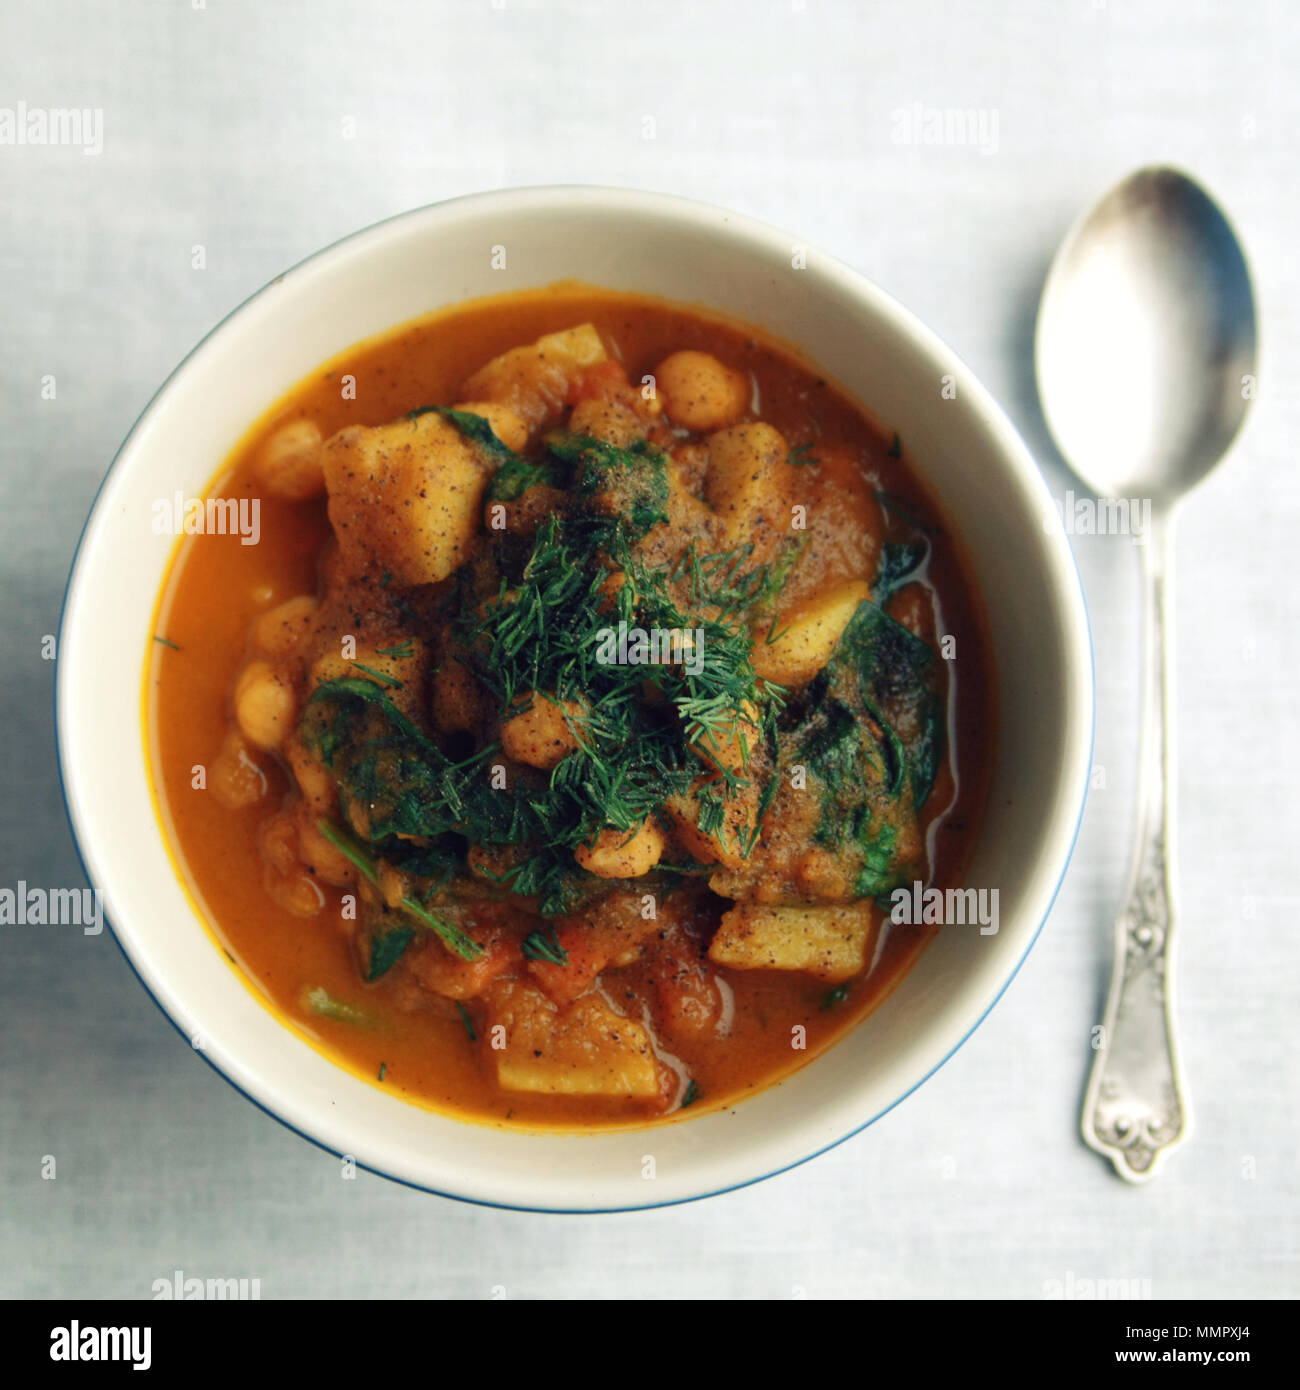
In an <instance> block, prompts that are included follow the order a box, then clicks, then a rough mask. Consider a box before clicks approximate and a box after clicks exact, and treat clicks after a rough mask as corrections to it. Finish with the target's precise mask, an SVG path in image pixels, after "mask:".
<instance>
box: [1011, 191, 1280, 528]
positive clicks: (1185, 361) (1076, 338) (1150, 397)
mask: <svg viewBox="0 0 1300 1390" xmlns="http://www.w3.org/2000/svg"><path fill="white" fill-rule="evenodd" d="M1035 342H1036V362H1035V368H1036V372H1037V377H1038V392H1039V396H1040V399H1041V400H1042V404H1043V413H1044V416H1045V417H1046V419H1047V424H1048V428H1049V429H1050V430H1051V432H1052V436H1053V438H1054V439H1055V441H1056V443H1057V446H1058V447H1059V448H1060V450H1061V453H1062V454H1063V455H1064V456H1065V458H1066V459H1067V461H1068V462H1069V463H1070V465H1071V467H1072V468H1073V469H1074V471H1075V472H1076V473H1077V474H1078V475H1079V477H1080V478H1082V479H1083V481H1084V482H1086V483H1087V484H1088V485H1089V486H1090V487H1092V488H1093V490H1094V491H1096V492H1098V493H1100V494H1102V495H1104V496H1108V497H1129V496H1135V495H1136V496H1142V497H1149V498H1150V499H1151V501H1152V505H1153V506H1154V507H1156V508H1160V507H1161V505H1162V504H1163V505H1164V506H1166V507H1168V506H1169V505H1172V503H1173V502H1174V501H1176V500H1177V498H1178V497H1180V496H1181V495H1182V494H1183V493H1185V492H1186V491H1187V490H1188V489H1189V488H1191V487H1193V486H1195V485H1196V484H1197V483H1199V482H1200V481H1201V479H1202V478H1204V477H1205V475H1206V474H1207V473H1209V472H1210V470H1211V469H1212V468H1213V467H1214V466H1215V464H1216V463H1218V461H1219V459H1220V458H1222V456H1223V455H1224V453H1226V452H1227V449H1228V447H1229V445H1230V444H1231V443H1232V441H1233V439H1234V438H1235V437H1236V434H1237V431H1238V430H1239V429H1240V428H1241V425H1242V422H1243V421H1244V419H1245V417H1246V413H1247V410H1248V409H1249V406H1250V400H1251V397H1252V394H1253V393H1252V392H1250V391H1249V390H1248V389H1247V381H1248V379H1249V378H1252V377H1253V375H1254V372H1255V355H1256V326H1255V301H1254V295H1253V293H1252V291H1251V284H1250V274H1249V271H1248V270H1247V268H1246V260H1245V257H1244V255H1243V254H1242V250H1241V246H1240V243H1239V242H1238V240H1237V237H1236V235H1235V233H1234V232H1233V229H1232V227H1231V225H1230V224H1229V222H1228V220H1227V218H1226V217H1225V216H1224V214H1223V213H1222V212H1221V211H1220V209H1219V207H1218V205H1217V204H1216V203H1215V202H1214V200H1213V199H1212V198H1211V197H1210V196H1209V195H1208V194H1207V193H1206V192H1205V191H1204V190H1203V189H1202V188H1201V187H1200V185H1199V184H1197V183H1195V182H1194V181H1193V180H1192V179H1190V178H1189V177H1188V176H1187V175H1186V174H1183V173H1180V172H1179V171H1178V170H1176V169H1168V168H1150V169H1140V170H1138V172H1137V173H1135V174H1132V175H1131V176H1130V177H1129V178H1127V179H1125V180H1124V181H1123V182H1122V183H1121V184H1119V185H1118V186H1117V187H1116V188H1114V189H1112V190H1111V191H1110V192H1109V193H1108V194H1107V195H1106V196H1105V197H1104V198H1103V199H1102V200H1101V202H1099V203H1098V204H1097V205H1096V206H1095V207H1094V208H1092V209H1091V210H1090V211H1089V212H1087V213H1085V214H1084V216H1083V217H1082V218H1080V219H1079V221H1078V222H1077V223H1076V224H1075V225H1074V227H1073V228H1072V229H1071V230H1070V232H1069V234H1068V235H1067V236H1066V239H1065V241H1064V242H1063V243H1062V245H1061V248H1060V250H1059V251H1058V252H1057V254H1056V258H1055V260H1054V261H1053V263H1052V269H1051V272H1050V274H1049V275H1048V278H1047V284H1046V286H1045V288H1044V291H1043V298H1042V303H1041V305H1040V308H1039V314H1038V327H1037V332H1036V338H1035Z"/></svg>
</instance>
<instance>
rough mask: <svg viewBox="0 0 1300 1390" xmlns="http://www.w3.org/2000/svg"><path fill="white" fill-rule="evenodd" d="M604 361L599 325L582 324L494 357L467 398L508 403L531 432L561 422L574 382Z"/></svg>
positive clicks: (468, 386)
mask: <svg viewBox="0 0 1300 1390" xmlns="http://www.w3.org/2000/svg"><path fill="white" fill-rule="evenodd" d="M605 360H606V357H605V345H604V343H602V342H601V341H600V334H599V333H597V332H596V328H595V325H594V324H590V323H582V324H579V325H578V326H577V327H576V328H566V329H564V330H563V331H562V332H559V333H548V334H547V335H546V336H545V337H544V338H538V340H537V341H536V342H535V343H530V344H528V345H527V346H525V347H517V348H511V349H510V351H509V352H503V353H502V354H501V356H500V357H494V358H493V359H492V360H491V361H490V362H488V363H486V364H485V365H484V366H482V367H480V368H479V369H478V371H476V372H475V373H474V375H473V376H472V377H470V379H469V380H468V381H467V382H466V383H465V386H464V390H463V393H462V394H463V395H464V396H465V398H466V400H474V401H490V402H495V403H496V404H498V405H508V406H509V407H510V408H511V409H512V410H513V411H514V412H515V414H516V415H518V416H519V417H520V419H521V420H523V421H524V423H525V424H526V425H527V426H528V428H529V429H530V430H532V429H536V428H537V427H538V426H539V425H541V424H543V423H544V422H547V421H551V422H553V421H555V420H558V419H559V416H560V413H561V411H562V410H563V408H564V402H565V397H566V396H567V395H568V392H569V386H570V384H571V383H572V382H574V381H575V380H576V379H577V378H578V376H579V375H580V374H581V372H582V370H583V368H584V367H592V366H595V364H596V363H597V362H604V361H605Z"/></svg>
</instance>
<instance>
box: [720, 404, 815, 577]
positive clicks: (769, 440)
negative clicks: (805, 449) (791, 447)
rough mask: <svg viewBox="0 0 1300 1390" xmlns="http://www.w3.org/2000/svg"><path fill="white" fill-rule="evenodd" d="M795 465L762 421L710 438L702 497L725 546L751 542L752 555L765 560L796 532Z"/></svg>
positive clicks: (777, 434) (775, 433) (776, 435)
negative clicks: (709, 509) (715, 516)
mask: <svg viewBox="0 0 1300 1390" xmlns="http://www.w3.org/2000/svg"><path fill="white" fill-rule="evenodd" d="M796 471H797V470H796V469H794V468H793V467H792V466H791V465H790V463H789V461H788V450H787V448H786V443H785V440H784V439H783V438H782V436H781V434H780V432H779V431H777V430H774V429H773V428H772V426H771V425H768V424H765V423H764V422H763V421H762V420H754V421H751V422H749V423H748V424H744V425H733V426H732V427H731V428H730V429H725V430H718V431H717V433H716V434H713V435H710V436H709V471H708V474H707V475H706V477H705V480H704V496H705V499H706V500H707V502H708V504H709V506H711V507H712V508H713V510H714V512H715V513H716V514H717V518H718V531H719V535H718V540H719V544H720V546H721V548H722V549H724V550H730V549H732V548H733V547H734V546H738V545H744V544H748V543H750V542H752V543H753V546H754V551H753V559H754V560H755V561H756V562H758V563H760V564H765V563H766V562H767V561H768V560H770V559H771V558H772V556H773V555H774V554H775V552H776V548H777V546H778V545H780V543H781V541H782V540H783V539H784V538H785V537H787V536H789V535H791V534H792V531H791V519H792V512H791V507H792V505H793V503H794V499H795V487H796Z"/></svg>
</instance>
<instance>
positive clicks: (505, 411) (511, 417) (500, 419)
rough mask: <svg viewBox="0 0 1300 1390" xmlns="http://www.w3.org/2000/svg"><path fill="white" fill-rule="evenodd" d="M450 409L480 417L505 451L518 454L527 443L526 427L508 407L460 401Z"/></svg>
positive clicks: (491, 403)
mask: <svg viewBox="0 0 1300 1390" xmlns="http://www.w3.org/2000/svg"><path fill="white" fill-rule="evenodd" d="M452 409H453V410H463V411H464V412H465V413H466V414H467V415H479V416H482V418H483V419H484V420H486V421H487V422H488V424H489V425H491V426H492V433H493V434H495V435H496V437H497V438H498V439H499V440H500V441H501V442H502V444H504V445H505V446H506V448H507V449H513V450H514V451H515V452H516V453H519V452H520V451H521V450H522V449H523V448H524V447H525V446H526V445H527V443H528V426H527V425H526V424H525V423H524V422H523V420H521V419H520V418H519V416H518V415H516V414H515V412H514V411H513V410H511V409H510V407H509V406H508V405H498V404H497V403H496V402H495V401H461V402H460V403H459V404H458V405H454V406H453V407H452Z"/></svg>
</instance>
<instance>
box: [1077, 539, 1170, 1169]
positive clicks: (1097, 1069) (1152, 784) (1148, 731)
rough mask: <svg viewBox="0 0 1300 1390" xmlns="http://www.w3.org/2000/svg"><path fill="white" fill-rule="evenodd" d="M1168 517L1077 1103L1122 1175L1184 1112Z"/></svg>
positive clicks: (1156, 556) (1159, 1147)
mask: <svg viewBox="0 0 1300 1390" xmlns="http://www.w3.org/2000/svg"><path fill="white" fill-rule="evenodd" d="M1172 540H1173V534H1172V527H1170V526H1168V525H1167V523H1166V522H1165V521H1164V519H1163V518H1161V519H1159V520H1158V524H1156V525H1155V526H1153V529H1152V532H1151V534H1150V535H1149V536H1148V538H1147V542H1146V551H1145V554H1144V557H1143V559H1144V563H1143V579H1144V590H1145V600H1146V604H1145V610H1144V615H1143V617H1144V636H1143V669H1142V689H1143V697H1142V746H1141V762H1140V767H1139V785H1138V842H1137V846H1136V850H1135V853H1134V857H1133V866H1132V870H1131V878H1130V881H1129V889H1128V895H1127V899H1126V903H1125V906H1124V909H1123V910H1122V911H1121V913H1120V915H1119V919H1118V921H1117V922H1116V924H1115V972H1114V975H1113V976H1112V978H1111V985H1110V995H1109V997H1108V999H1107V1001H1106V1019H1105V1023H1104V1025H1103V1028H1102V1033H1101V1039H1100V1047H1099V1048H1098V1051H1097V1056H1096V1060H1095V1061H1094V1062H1093V1067H1092V1076H1091V1079H1090V1080H1089V1083H1088V1094H1087V1098H1086V1100H1085V1101H1084V1107H1083V1137H1084V1139H1085V1140H1086V1141H1087V1143H1088V1144H1089V1145H1090V1146H1091V1147H1092V1148H1094V1149H1096V1150H1097V1152H1098V1153H1101V1154H1105V1155H1106V1156H1107V1157H1108V1158H1110V1160H1111V1162H1112V1163H1114V1165H1115V1170H1116V1172H1118V1173H1119V1175H1120V1176H1121V1177H1122V1178H1126V1179H1127V1180H1128V1181H1129V1182H1146V1181H1149V1180H1150V1179H1151V1178H1152V1177H1154V1176H1155V1173H1156V1170H1157V1169H1158V1168H1159V1166H1160V1163H1161V1161H1162V1160H1163V1159H1164V1157H1165V1155H1166V1154H1168V1153H1169V1152H1170V1151H1171V1150H1172V1149H1174V1148H1175V1147H1176V1146H1177V1145H1178V1144H1180V1143H1181V1142H1182V1141H1183V1140H1184V1139H1186V1138H1187V1136H1188V1134H1189V1133H1190V1130H1191V1115H1190V1112H1189V1109H1188V1105H1187V1102H1186V1100H1185V1098H1184V1097H1185V1092H1184V1087H1183V1084H1182V1078H1181V1074H1180V1072H1179V1066H1178V1053H1177V1049H1176V1047H1175V1044H1174V1015H1173V975H1172V944H1173V934H1174V911H1173V901H1174V895H1173V889H1172V883H1173V850H1172V797H1171V795H1170V790H1171V786H1172V781H1173V748H1174V732H1173V721H1172V717H1171V716H1172V712H1173V700H1172V695H1171V683H1170V680H1169V673H1168V663H1167V661H1166V653H1167V651H1168V649H1169V644H1170V630H1169V621H1168V613H1167V607H1166V595H1167V594H1168V592H1169V591H1170V587H1171V583H1172V573H1171V568H1170V564H1169V556H1170V554H1171V553H1172Z"/></svg>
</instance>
